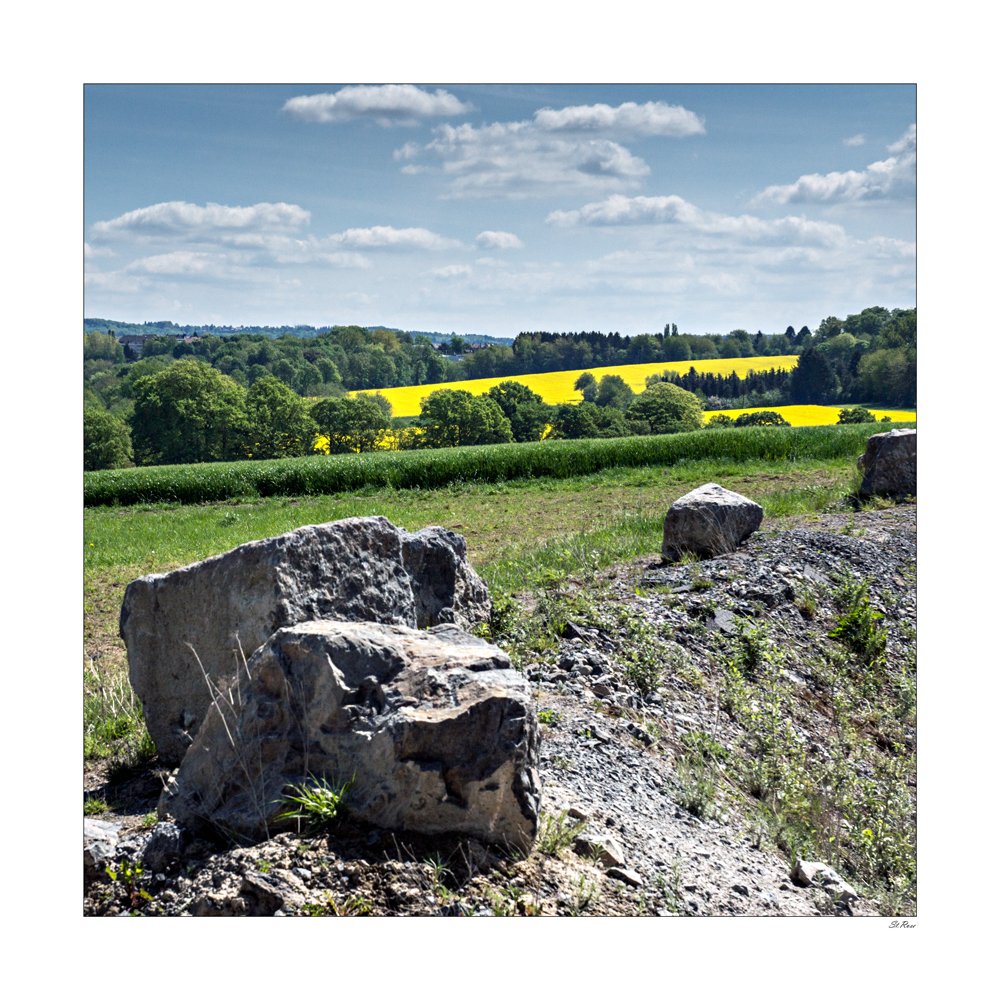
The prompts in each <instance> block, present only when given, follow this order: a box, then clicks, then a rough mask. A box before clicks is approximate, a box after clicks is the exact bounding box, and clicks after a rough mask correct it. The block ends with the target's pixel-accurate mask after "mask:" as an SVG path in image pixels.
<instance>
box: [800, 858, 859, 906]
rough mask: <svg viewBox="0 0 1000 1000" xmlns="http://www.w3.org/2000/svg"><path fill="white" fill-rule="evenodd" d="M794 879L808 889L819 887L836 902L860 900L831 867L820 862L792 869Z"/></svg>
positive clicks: (803, 862) (806, 863)
mask: <svg viewBox="0 0 1000 1000" xmlns="http://www.w3.org/2000/svg"><path fill="white" fill-rule="evenodd" d="M792 878H793V879H794V880H795V881H796V882H798V883H799V885H803V886H806V887H813V886H819V887H820V888H822V889H824V890H825V891H826V892H827V893H828V894H829V895H830V896H831V897H832V898H833V899H834V900H835V901H837V902H841V903H849V902H852V901H853V900H856V899H857V898H858V894H857V893H856V892H855V891H854V889H853V888H852V887H851V886H850V885H848V884H847V883H846V882H845V881H844V880H843V879H842V878H841V877H840V876H839V875H838V874H837V873H836V872H835V871H834V870H833V869H832V868H831V867H830V866H829V865H824V864H821V863H819V862H810V861H802V860H801V859H800V860H799V861H798V862H797V863H796V865H795V867H794V868H793V869H792Z"/></svg>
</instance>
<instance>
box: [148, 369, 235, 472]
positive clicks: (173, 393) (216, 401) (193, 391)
mask: <svg viewBox="0 0 1000 1000" xmlns="http://www.w3.org/2000/svg"><path fill="white" fill-rule="evenodd" d="M133 392H134V396H135V409H134V410H133V412H132V421H131V422H132V447H133V448H134V450H135V457H136V460H137V462H138V463H139V464H142V465H163V464H172V463H183V462H219V461H226V460H228V459H234V458H240V457H242V455H243V444H244V435H245V432H246V391H245V390H244V389H241V388H240V386H238V385H237V384H236V383H235V382H234V381H233V380H232V379H231V378H228V377H227V376H225V375H223V374H222V373H221V372H219V371H216V369H214V368H212V367H210V366H209V365H207V364H205V362H203V361H196V360H194V359H189V358H182V359H181V360H180V361H175V362H174V363H173V364H172V365H171V366H170V367H169V368H166V369H164V370H163V371H161V372H159V373H157V374H155V375H146V376H144V377H142V378H140V379H139V380H138V381H137V382H136V383H135V386H134V387H133Z"/></svg>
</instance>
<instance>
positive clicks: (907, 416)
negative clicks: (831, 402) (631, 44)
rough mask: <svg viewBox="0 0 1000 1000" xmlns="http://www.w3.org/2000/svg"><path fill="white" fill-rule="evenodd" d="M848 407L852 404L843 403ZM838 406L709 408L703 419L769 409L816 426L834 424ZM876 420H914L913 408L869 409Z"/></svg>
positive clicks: (794, 423) (802, 424) (792, 420)
mask: <svg viewBox="0 0 1000 1000" xmlns="http://www.w3.org/2000/svg"><path fill="white" fill-rule="evenodd" d="M844 405H845V407H847V408H848V409H849V408H850V407H851V405H852V404H850V403H845V404H844ZM841 409H843V407H840V406H751V407H748V408H746V409H743V410H711V411H709V412H707V413H706V414H705V421H706V422H707V421H708V419H709V417H714V416H715V414H717V413H724V414H725V415H726V416H727V417H732V418H733V420H735V419H736V418H737V417H738V416H739V415H740V414H741V413H759V412H760V411H761V410H770V411H771V412H772V413H780V414H781V415H782V416H783V417H784V418H785V419H786V420H787V421H788V422H789V423H790V424H791V425H792V426H793V427H816V426H818V425H820V424H835V423H836V422H837V418H838V417H839V416H840V411H841ZM870 412H871V413H872V414H873V415H874V416H875V419H876V420H881V419H882V418H883V417H888V418H889V419H890V420H916V419H917V414H916V413H915V412H914V411H913V410H871V411H870Z"/></svg>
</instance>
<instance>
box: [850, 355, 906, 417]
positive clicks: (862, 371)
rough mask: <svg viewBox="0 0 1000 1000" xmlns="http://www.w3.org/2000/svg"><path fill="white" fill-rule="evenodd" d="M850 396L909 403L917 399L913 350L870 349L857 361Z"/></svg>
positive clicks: (869, 399) (869, 400)
mask: <svg viewBox="0 0 1000 1000" xmlns="http://www.w3.org/2000/svg"><path fill="white" fill-rule="evenodd" d="M854 398H855V399H858V398H861V399H864V400H866V401H868V402H871V403H889V404H892V405H896V406H913V405H915V404H916V401H917V352H916V351H915V350H912V349H907V348H904V347H894V348H891V349H889V350H883V351H873V352H872V353H871V354H866V355H864V356H863V357H862V358H861V360H860V361H859V362H858V378H857V381H856V382H855V383H854Z"/></svg>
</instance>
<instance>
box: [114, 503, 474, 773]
mask: <svg viewBox="0 0 1000 1000" xmlns="http://www.w3.org/2000/svg"><path fill="white" fill-rule="evenodd" d="M489 614H490V600H489V594H488V592H487V589H486V585H485V584H484V583H483V581H482V580H481V579H480V578H479V577H478V576H477V574H476V572H475V570H473V569H472V567H471V565H470V564H469V562H468V560H467V559H466V557H465V539H464V538H462V536H461V535H456V534H455V533H454V532H451V531H447V530H445V529H444V528H424V529H423V530H422V531H418V532H414V533H410V532H407V531H403V530H402V529H400V528H397V527H395V526H394V525H393V524H391V523H390V522H389V521H388V520H387V519H386V518H384V517H355V518H348V519H347V520H344V521H333V522H330V523H328V524H318V525H307V526H306V527H303V528H297V529H296V530H295V531H290V532H288V533H287V534H285V535H279V536H278V537H276V538H265V539H263V540H261V541H256V542H248V543H247V544H246V545H240V546H239V547H237V548H235V549H232V550H231V551H229V552H226V553H223V554H222V555H219V556H214V557H213V558H211V559H206V560H204V561H202V562H198V563H194V564H192V565H191V566H185V567H183V568H182V569H178V570H174V571H173V572H171V573H165V574H154V575H151V576H144V577H141V578H140V579H138V580H133V581H132V583H130V584H129V586H128V588H127V589H126V591H125V598H124V600H123V602H122V609H121V618H120V624H119V631H120V634H121V637H122V639H123V640H124V641H125V646H126V649H127V651H128V660H129V680H130V682H131V684H132V687H133V688H134V690H135V692H136V694H138V695H139V698H140V699H141V700H142V707H143V714H144V715H145V718H146V725H147V727H148V729H149V733H150V735H151V736H152V738H153V742H154V743H155V744H156V749H157V752H158V753H159V755H160V759H161V761H162V762H163V763H164V764H171V765H172V764H177V763H179V762H180V760H181V758H182V757H183V755H184V751H185V750H186V749H187V747H188V746H189V745H190V743H191V741H192V740H193V738H194V736H195V734H196V733H197V731H198V727H199V726H200V725H201V723H202V720H203V719H204V717H205V712H206V711H207V710H208V706H209V704H210V702H211V696H210V693H209V687H208V683H207V681H206V678H205V675H204V674H203V673H202V667H204V671H205V673H207V675H208V678H210V679H211V682H212V684H213V686H214V687H216V688H218V689H224V688H226V687H228V686H229V683H230V682H231V681H232V679H233V678H234V676H236V674H237V665H238V664H239V663H240V662H241V659H240V656H239V653H238V652H237V647H238V646H239V647H241V648H242V650H243V653H244V655H245V656H246V657H248V658H249V657H250V656H251V654H252V653H253V652H254V650H256V649H257V648H258V647H259V646H261V645H262V644H263V643H264V642H266V641H267V638H268V636H270V635H272V634H273V633H274V632H276V631H277V630H278V629H279V628H283V627H286V626H289V625H295V624H297V623H299V622H303V621H318V620H331V619H336V620H341V621H373V622H381V623H383V624H399V625H408V626H410V627H413V628H425V627H427V626H430V625H436V624H438V623H440V622H443V621H448V622H454V623H456V624H458V625H461V626H463V627H468V628H471V627H472V626H474V625H475V624H477V623H479V622H483V621H486V620H487V619H488V618H489ZM192 648H193V650H194V652H192ZM195 653H196V654H197V658H196V656H195ZM198 659H200V660H201V665H202V666H201V667H199V665H198Z"/></svg>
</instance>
